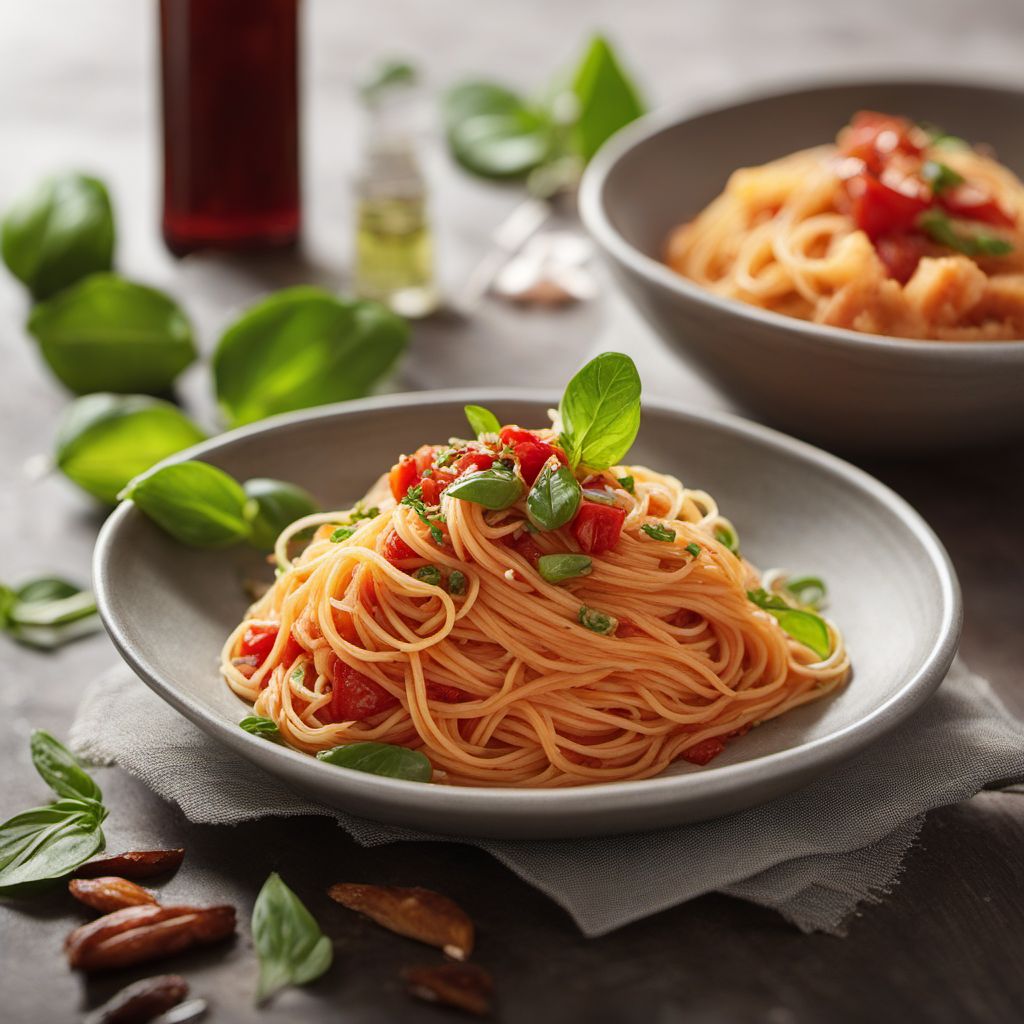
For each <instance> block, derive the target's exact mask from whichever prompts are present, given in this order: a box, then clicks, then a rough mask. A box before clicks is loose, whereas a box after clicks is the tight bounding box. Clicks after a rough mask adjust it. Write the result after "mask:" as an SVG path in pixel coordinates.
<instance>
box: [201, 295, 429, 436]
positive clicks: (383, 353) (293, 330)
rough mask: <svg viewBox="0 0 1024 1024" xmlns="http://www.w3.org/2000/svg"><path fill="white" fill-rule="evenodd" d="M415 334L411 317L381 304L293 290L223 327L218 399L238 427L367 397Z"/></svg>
mask: <svg viewBox="0 0 1024 1024" xmlns="http://www.w3.org/2000/svg"><path fill="white" fill-rule="evenodd" d="M408 337H409V327H408V325H407V324H406V322H405V321H404V320H402V318H401V317H398V316H395V314H394V313H392V312H390V311H389V310H388V309H386V308H385V307H384V306H382V305H380V304H379V303H376V302H368V301H367V302H363V301H359V302H353V301H344V300H342V299H338V298H336V297H335V296H334V295H332V294H331V293H330V292H327V291H324V290H323V289H321V288H312V287H306V286H302V287H298V288H287V289H285V290H284V291H280V292H278V293H277V294H275V295H272V296H271V297H270V298H269V299H265V300H264V301H263V302H260V303H258V304H257V305H255V306H253V307H252V308H251V309H249V310H247V311H246V312H245V313H244V314H242V316H241V317H240V318H239V319H238V320H237V321H236V322H235V323H234V324H232V326H231V327H229V328H228V329H227V331H225V332H224V335H223V337H222V338H221V339H220V342H219V344H218V346H217V351H216V352H215V353H214V357H213V374H214V380H215V383H216V388H217V398H218V400H219V402H220V406H221V409H222V410H223V413H224V415H225V417H226V418H227V420H228V422H229V423H230V425H231V426H239V425H240V424H243V423H252V422H254V421H256V420H261V419H263V418H264V417H266V416H273V415H274V414H275V413H280V412H290V411H291V410H293V409H306V408H309V407H310V406H314V405H326V404H328V403H330V402H342V401H345V400H346V399H349V398H361V397H362V396H364V395H366V394H367V393H368V392H369V391H370V389H371V388H372V387H373V385H374V384H376V383H377V381H378V380H379V379H380V378H381V377H382V376H383V375H384V374H385V373H386V372H387V371H388V370H389V369H390V368H391V366H392V364H393V363H394V362H395V360H396V359H397V358H398V356H399V355H400V354H401V352H402V351H403V349H404V348H405V346H406V343H407V341H408Z"/></svg>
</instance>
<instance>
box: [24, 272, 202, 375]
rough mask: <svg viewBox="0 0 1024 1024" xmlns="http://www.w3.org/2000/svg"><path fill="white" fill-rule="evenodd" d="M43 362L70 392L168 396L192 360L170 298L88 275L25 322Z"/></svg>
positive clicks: (185, 329)
mask: <svg viewBox="0 0 1024 1024" xmlns="http://www.w3.org/2000/svg"><path fill="white" fill-rule="evenodd" d="M28 330H29V332H30V333H31V334H32V335H33V336H34V337H35V338H36V340H37V341H38V342H39V344H40V347H41V349H42V353H43V357H44V358H45V359H46V361H47V362H48V363H49V364H50V369H51V370H53V372H54V373H55V374H56V375H57V376H58V378H60V380H61V382H62V383H63V384H64V385H65V386H66V387H68V388H70V389H71V390H72V391H75V392H78V393H79V394H84V393H86V392H91V391H117V392H143V393H147V394H159V393H161V392H163V391H166V390H167V389H168V388H169V387H170V386H171V382H172V381H173V380H174V378H175V377H177V376H178V374H179V373H180V372H181V371H182V370H184V369H185V367H186V366H188V365H189V363H191V362H192V361H193V360H194V359H195V357H196V349H195V345H194V344H193V342H192V328H191V326H190V325H189V322H188V320H187V319H186V317H185V314H184V313H183V312H182V311H181V309H179V307H178V306H177V304H176V303H175V302H174V300H173V299H171V298H169V297H168V296H167V295H165V294H164V293H163V292H159V291H157V290H156V289H155V288H147V287H146V286H145V285H141V284H135V283H134V282H132V281H125V280H124V279H123V278H120V277H118V276H117V275H115V274H93V275H92V276H91V277H87V278H85V279H84V280H83V281H80V282H79V283H78V284H75V285H72V286H71V287H70V288H68V289H66V290H65V291H62V292H60V293H59V294H58V295H55V296H54V297H53V298H52V299H49V300H48V301H46V302H42V303H40V304H39V305H38V306H36V307H35V309H33V310H32V313H31V314H30V316H29V318H28Z"/></svg>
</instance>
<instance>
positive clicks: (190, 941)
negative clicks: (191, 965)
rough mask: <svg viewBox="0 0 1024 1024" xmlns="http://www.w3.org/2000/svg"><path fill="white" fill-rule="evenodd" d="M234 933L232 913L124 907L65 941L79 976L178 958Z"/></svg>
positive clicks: (219, 908)
mask: <svg viewBox="0 0 1024 1024" xmlns="http://www.w3.org/2000/svg"><path fill="white" fill-rule="evenodd" d="M234 930H235V908H234V907H230V906H217V907H161V906H159V905H157V904H155V903H150V904H146V905H144V906H138V907H125V908H124V909H123V910H115V911H114V912H113V913H112V914H107V915H106V916H104V917H99V918H97V919H96V920H95V921H90V922H89V923H88V924H83V925H82V927H81V928H76V929H75V930H74V931H73V932H72V933H71V934H70V935H69V936H68V937H67V939H65V940H64V951H65V952H66V953H67V956H68V963H69V964H70V965H71V966H72V967H74V968H77V969H78V970H81V971H105V970H109V969H110V968H113V967H128V966H130V965H132V964H138V963H142V962H143V961H145V960H156V959H158V958H159V957H163V956H170V955H171V954H173V953H180V952H181V951H182V950H183V949H188V948H189V947H191V946H196V945H205V944H206V943H208V942H217V941H219V940H220V939H226V938H227V937H228V936H229V935H231V934H232V932H234Z"/></svg>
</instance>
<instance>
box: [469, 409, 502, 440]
mask: <svg viewBox="0 0 1024 1024" xmlns="http://www.w3.org/2000/svg"><path fill="white" fill-rule="evenodd" d="M465 408H466V419H467V420H469V426H470V428H471V429H472V431H473V433H474V434H475V435H476V436H477V437H478V438H479V437H480V435H481V434H497V433H498V431H500V430H501V424H500V423H499V422H498V417H497V416H495V415H494V413H493V412H491V410H490V409H485V408H484V407H483V406H482V405H467V406H466V407H465Z"/></svg>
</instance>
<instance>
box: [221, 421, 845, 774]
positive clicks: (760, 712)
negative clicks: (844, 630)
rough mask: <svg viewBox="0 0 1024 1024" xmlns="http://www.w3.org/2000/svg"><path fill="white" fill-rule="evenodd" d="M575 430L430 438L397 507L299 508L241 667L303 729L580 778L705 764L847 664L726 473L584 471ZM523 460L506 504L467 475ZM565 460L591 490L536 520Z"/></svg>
mask: <svg viewBox="0 0 1024 1024" xmlns="http://www.w3.org/2000/svg"><path fill="white" fill-rule="evenodd" d="M556 438H557V435H556V434H555V433H553V432H552V431H550V430H541V431H525V430H520V429H519V428H517V427H506V428H504V429H502V430H501V432H500V434H493V433H492V434H486V433H485V434H483V435H482V436H481V439H480V440H478V441H468V442H466V441H461V442H460V441H453V442H452V443H451V444H450V445H447V446H436V445H432V446H424V447H423V448H421V449H420V450H419V451H418V452H417V453H415V455H413V456H408V457H404V458H403V459H402V460H401V461H400V462H399V463H398V464H397V465H396V466H395V467H394V468H393V469H392V471H391V474H390V491H391V493H386V492H385V493H384V495H383V496H380V495H378V506H377V507H375V508H371V509H366V508H365V507H364V506H357V507H356V508H355V509H352V510H348V511H347V512H332V513H324V514H317V515H314V516H308V517H306V518H304V519H300V520H299V521H297V522H296V523H294V524H292V525H291V526H290V527H289V528H288V529H287V530H286V531H285V532H284V534H282V536H281V538H280V539H279V541H278V545H277V557H278V561H279V564H280V569H279V574H278V578H277V580H276V582H275V583H274V584H273V586H272V587H271V588H270V590H269V591H268V592H267V593H266V595H265V596H264V597H262V598H261V599H260V600H259V601H257V602H256V604H254V605H253V606H252V608H251V609H250V610H249V612H248V615H247V617H246V618H245V620H244V621H243V622H241V623H240V624H239V626H238V627H237V629H235V630H234V631H233V632H232V634H231V636H230V637H229V638H228V640H227V642H226V644H225V645H224V649H223V655H222V664H221V669H222V672H223V675H224V678H225V679H226V681H227V683H228V685H229V686H230V687H231V688H232V689H233V690H234V692H235V693H236V694H238V695H239V696H240V697H241V698H243V699H244V700H246V701H248V702H250V703H252V704H253V705H254V708H255V712H256V713H257V714H258V715H262V716H266V717H268V718H270V719H272V720H273V721H274V722H275V723H276V724H277V726H278V728H279V730H280V733H281V736H282V738H283V739H284V740H285V741H286V742H287V743H288V744H289V745H290V746H292V747H294V748H296V749H298V750H302V751H307V752H310V753H314V752H318V751H324V750H328V749H330V748H333V747H336V746H338V745H343V744H350V743H353V742H357V741H377V742H383V743H388V744H397V745H400V746H404V747H411V748H414V749H417V750H420V751H422V752H423V753H424V754H426V756H427V757H428V758H429V760H430V763H431V765H432V766H433V771H434V781H435V782H445V783H449V784H453V785H460V786H512V787H557V786H572V785H579V784H584V783H596V782H607V781H612V780H622V779H642V778H647V777H650V776H653V775H657V774H658V773H659V772H662V771H663V770H664V769H665V768H667V767H668V766H669V765H671V764H672V763H673V762H674V761H676V760H677V759H680V758H683V759H686V760H689V761H691V762H694V763H698V764H703V763H706V762H707V761H708V760H710V759H711V758H712V757H713V756H715V755H716V754H717V753H719V752H720V751H721V750H722V749H723V748H724V745H725V743H726V741H727V740H728V739H730V738H731V737H735V736H738V735H740V734H742V733H744V732H745V731H747V730H748V729H749V728H750V727H751V726H754V725H757V724H758V723H760V722H763V721H766V720H768V719H771V718H774V717H775V716H777V715H781V714H783V713H784V712H786V711H788V710H790V709H792V708H795V707H798V706H800V705H801V704H804V703H806V702H808V701H812V700H816V699H818V698H819V697H821V696H823V695H824V694H826V693H828V692H829V691H830V690H832V689H834V688H835V687H837V686H839V685H841V684H842V683H843V682H844V681H845V680H846V678H847V676H848V674H849V661H848V658H847V656H846V652H845V650H844V647H843V642H842V637H841V635H840V634H839V632H838V630H837V629H836V628H835V627H834V626H833V625H831V624H830V623H826V622H825V620H823V619H820V618H819V617H818V616H816V615H814V614H812V613H811V612H810V611H809V610H808V609H804V610H800V609H799V608H798V607H797V606H796V605H795V603H793V604H792V606H791V604H789V603H785V602H783V601H781V600H779V598H778V596H777V595H778V594H781V593H783V592H784V591H783V589H782V588H781V586H780V585H778V584H777V585H776V587H775V591H774V592H773V594H772V595H771V596H770V597H769V596H768V595H767V593H766V592H765V591H764V590H760V589H759V588H761V586H762V581H761V579H760V578H759V576H758V573H757V571H756V570H755V569H754V568H753V566H751V565H750V564H749V563H748V562H747V561H746V560H744V559H743V558H742V557H741V556H740V555H739V554H737V553H736V552H735V551H734V550H733V549H734V548H735V547H736V546H737V542H736V538H735V531H734V529H733V528H732V525H731V524H730V523H729V522H728V520H726V519H725V518H723V517H722V516H721V515H720V514H719V511H718V508H717V506H716V504H715V501H714V499H713V498H712V497H711V496H710V495H709V494H707V493H705V492H703V491H697V490H690V489H687V488H685V487H684V486H683V485H682V484H681V483H680V482H679V481H678V480H676V479H674V478H673V477H670V476H664V475H661V474H659V473H655V472H653V471H651V470H649V469H645V468H643V467H640V466H622V465H620V466H614V467H609V468H607V469H604V470H597V471H595V470H593V469H584V468H583V467H582V466H580V467H578V468H577V469H576V470H575V471H573V470H570V469H569V467H568V466H565V465H564V463H565V461H567V460H566V455H565V453H564V451H563V449H562V447H561V446H560V445H559V443H558V441H557V440H556ZM560 470H561V472H559V471H560ZM488 474H490V475H488ZM509 479H511V480H512V482H513V484H514V485H515V486H520V485H521V488H522V493H523V494H524V495H526V494H527V491H528V489H530V488H531V487H532V490H530V491H529V496H528V497H520V498H519V499H518V500H514V501H512V502H511V503H510V504H508V505H507V507H504V508H500V509H494V508H488V507H486V505H487V504H491V505H493V504H495V502H494V500H493V491H491V490H488V491H486V494H487V495H488V496H489V497H488V500H487V501H485V503H483V504H482V503H480V502H479V501H477V500H473V499H472V498H471V497H470V498H463V497H457V496H453V495H455V494H456V493H458V492H460V491H461V493H463V494H471V493H473V489H472V487H467V484H472V485H473V486H474V487H476V486H477V485H479V484H480V482H481V481H483V482H484V483H486V484H487V486H488V487H491V486H492V485H493V484H494V481H498V482H499V483H502V482H503V481H504V483H502V486H505V485H506V484H507V483H508V480H509ZM559 481H561V483H562V484H566V485H567V486H568V493H569V494H570V498H571V497H572V495H573V494H574V493H575V492H573V490H572V488H573V487H576V489H577V490H578V492H579V498H578V507H577V508H576V510H575V513H574V515H573V517H572V519H571V520H569V521H567V522H566V523H565V524H564V525H562V526H558V527H555V528H543V527H542V528H537V527H536V526H535V525H534V520H535V519H536V518H537V515H538V514H539V513H535V512H534V511H533V509H534V505H533V492H534V491H536V490H537V489H538V488H541V489H544V488H547V491H546V492H545V493H547V494H550V493H553V490H554V489H555V484H557V483H558V482H559ZM457 483H458V484H461V485H462V486H460V487H456V486H455V485H456V484H457ZM478 489H479V488H478ZM449 491H451V492H452V493H451V494H450V493H449ZM480 493H481V494H483V493H484V491H483V490H480ZM371 500H372V499H371ZM537 507H539V506H537ZM548 525H550V524H548ZM311 529H313V530H315V533H314V534H313V537H312V539H311V540H310V541H309V543H308V545H307V546H306V547H305V549H304V550H303V551H302V552H301V553H300V554H298V555H297V557H295V558H294V560H291V559H289V557H288V553H289V548H290V547H291V546H293V544H294V541H295V539H296V538H297V537H299V536H301V535H303V534H308V532H309V531H310V530H311ZM766 597H768V600H765V598H766ZM753 599H758V600H760V604H761V606H760V607H759V605H758V604H757V603H755V600H753ZM773 606H774V607H773ZM766 608H767V609H768V610H765V609H766ZM780 609H782V610H780ZM787 609H789V611H787ZM787 614H791V615H792V616H795V617H796V618H797V619H799V618H800V617H801V616H804V617H805V619H806V621H805V622H804V625H808V624H810V625H811V626H815V625H816V626H817V627H818V628H820V630H821V636H820V638H819V641H818V642H817V645H818V646H820V645H821V644H824V649H820V650H819V651H818V653H815V652H814V651H813V650H812V649H811V648H810V647H809V646H806V643H807V642H808V641H807V638H806V636H805V637H804V638H803V639H804V642H801V641H800V640H799V639H795V638H794V635H796V636H799V635H800V631H799V630H793V629H792V624H791V623H790V633H787V631H786V629H785V628H784V625H785V624H786V623H787V621H788V620H787Z"/></svg>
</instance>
